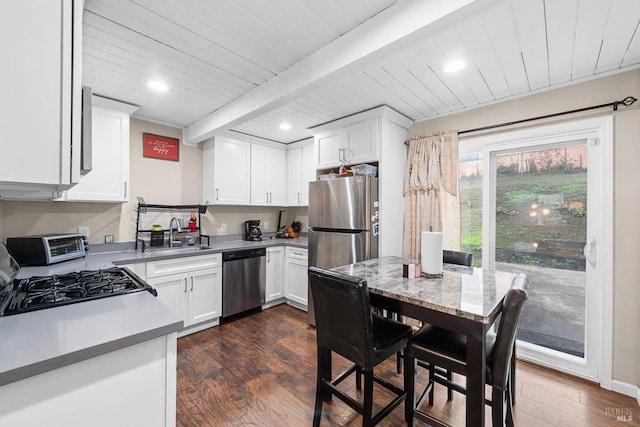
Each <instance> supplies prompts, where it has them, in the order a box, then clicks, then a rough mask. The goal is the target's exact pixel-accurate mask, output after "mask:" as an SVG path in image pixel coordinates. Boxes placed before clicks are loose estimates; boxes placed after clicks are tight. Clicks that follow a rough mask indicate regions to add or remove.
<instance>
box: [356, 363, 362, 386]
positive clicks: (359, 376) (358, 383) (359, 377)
mask: <svg viewBox="0 0 640 427" xmlns="http://www.w3.org/2000/svg"><path fill="white" fill-rule="evenodd" d="M356 390H358V391H360V390H362V369H360V367H359V366H356Z"/></svg>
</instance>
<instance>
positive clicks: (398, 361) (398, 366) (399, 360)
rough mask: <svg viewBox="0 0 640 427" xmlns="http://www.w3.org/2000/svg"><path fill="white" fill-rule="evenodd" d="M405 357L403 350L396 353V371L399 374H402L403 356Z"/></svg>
mask: <svg viewBox="0 0 640 427" xmlns="http://www.w3.org/2000/svg"><path fill="white" fill-rule="evenodd" d="M403 357H404V356H403V354H402V352H401V351H399V352H398V353H397V354H396V371H397V372H398V375H399V374H402V358H403Z"/></svg>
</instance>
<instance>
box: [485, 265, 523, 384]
mask: <svg viewBox="0 0 640 427" xmlns="http://www.w3.org/2000/svg"><path fill="white" fill-rule="evenodd" d="M529 283H530V281H529V277H528V276H527V275H526V274H518V275H516V277H514V278H513V282H512V283H511V289H509V291H508V292H507V294H506V295H505V297H504V301H503V303H502V314H501V315H500V323H499V324H498V333H497V334H496V341H495V344H494V345H493V349H492V350H491V354H490V355H489V360H488V364H489V366H490V367H491V371H492V376H493V384H492V385H493V386H494V387H498V388H501V389H503V390H505V389H506V386H507V381H508V379H509V371H510V367H511V355H512V354H513V344H514V343H515V339H516V329H517V328H518V321H519V320H520V314H521V313H522V308H523V307H524V303H525V302H526V301H527V298H528V295H529Z"/></svg>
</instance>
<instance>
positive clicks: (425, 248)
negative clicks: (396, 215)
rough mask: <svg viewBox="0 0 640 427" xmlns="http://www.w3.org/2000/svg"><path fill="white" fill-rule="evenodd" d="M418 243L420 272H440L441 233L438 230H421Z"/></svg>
mask: <svg viewBox="0 0 640 427" xmlns="http://www.w3.org/2000/svg"><path fill="white" fill-rule="evenodd" d="M420 243H421V244H420V254H421V259H422V272H423V273H427V274H441V273H442V233H441V232H439V231H423V232H422V240H421V242H420Z"/></svg>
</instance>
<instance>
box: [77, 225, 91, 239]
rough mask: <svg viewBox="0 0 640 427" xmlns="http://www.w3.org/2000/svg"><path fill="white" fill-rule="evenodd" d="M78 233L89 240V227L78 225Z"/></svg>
mask: <svg viewBox="0 0 640 427" xmlns="http://www.w3.org/2000/svg"><path fill="white" fill-rule="evenodd" d="M78 234H82V235H83V236H85V237H86V238H87V240H89V227H78Z"/></svg>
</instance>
